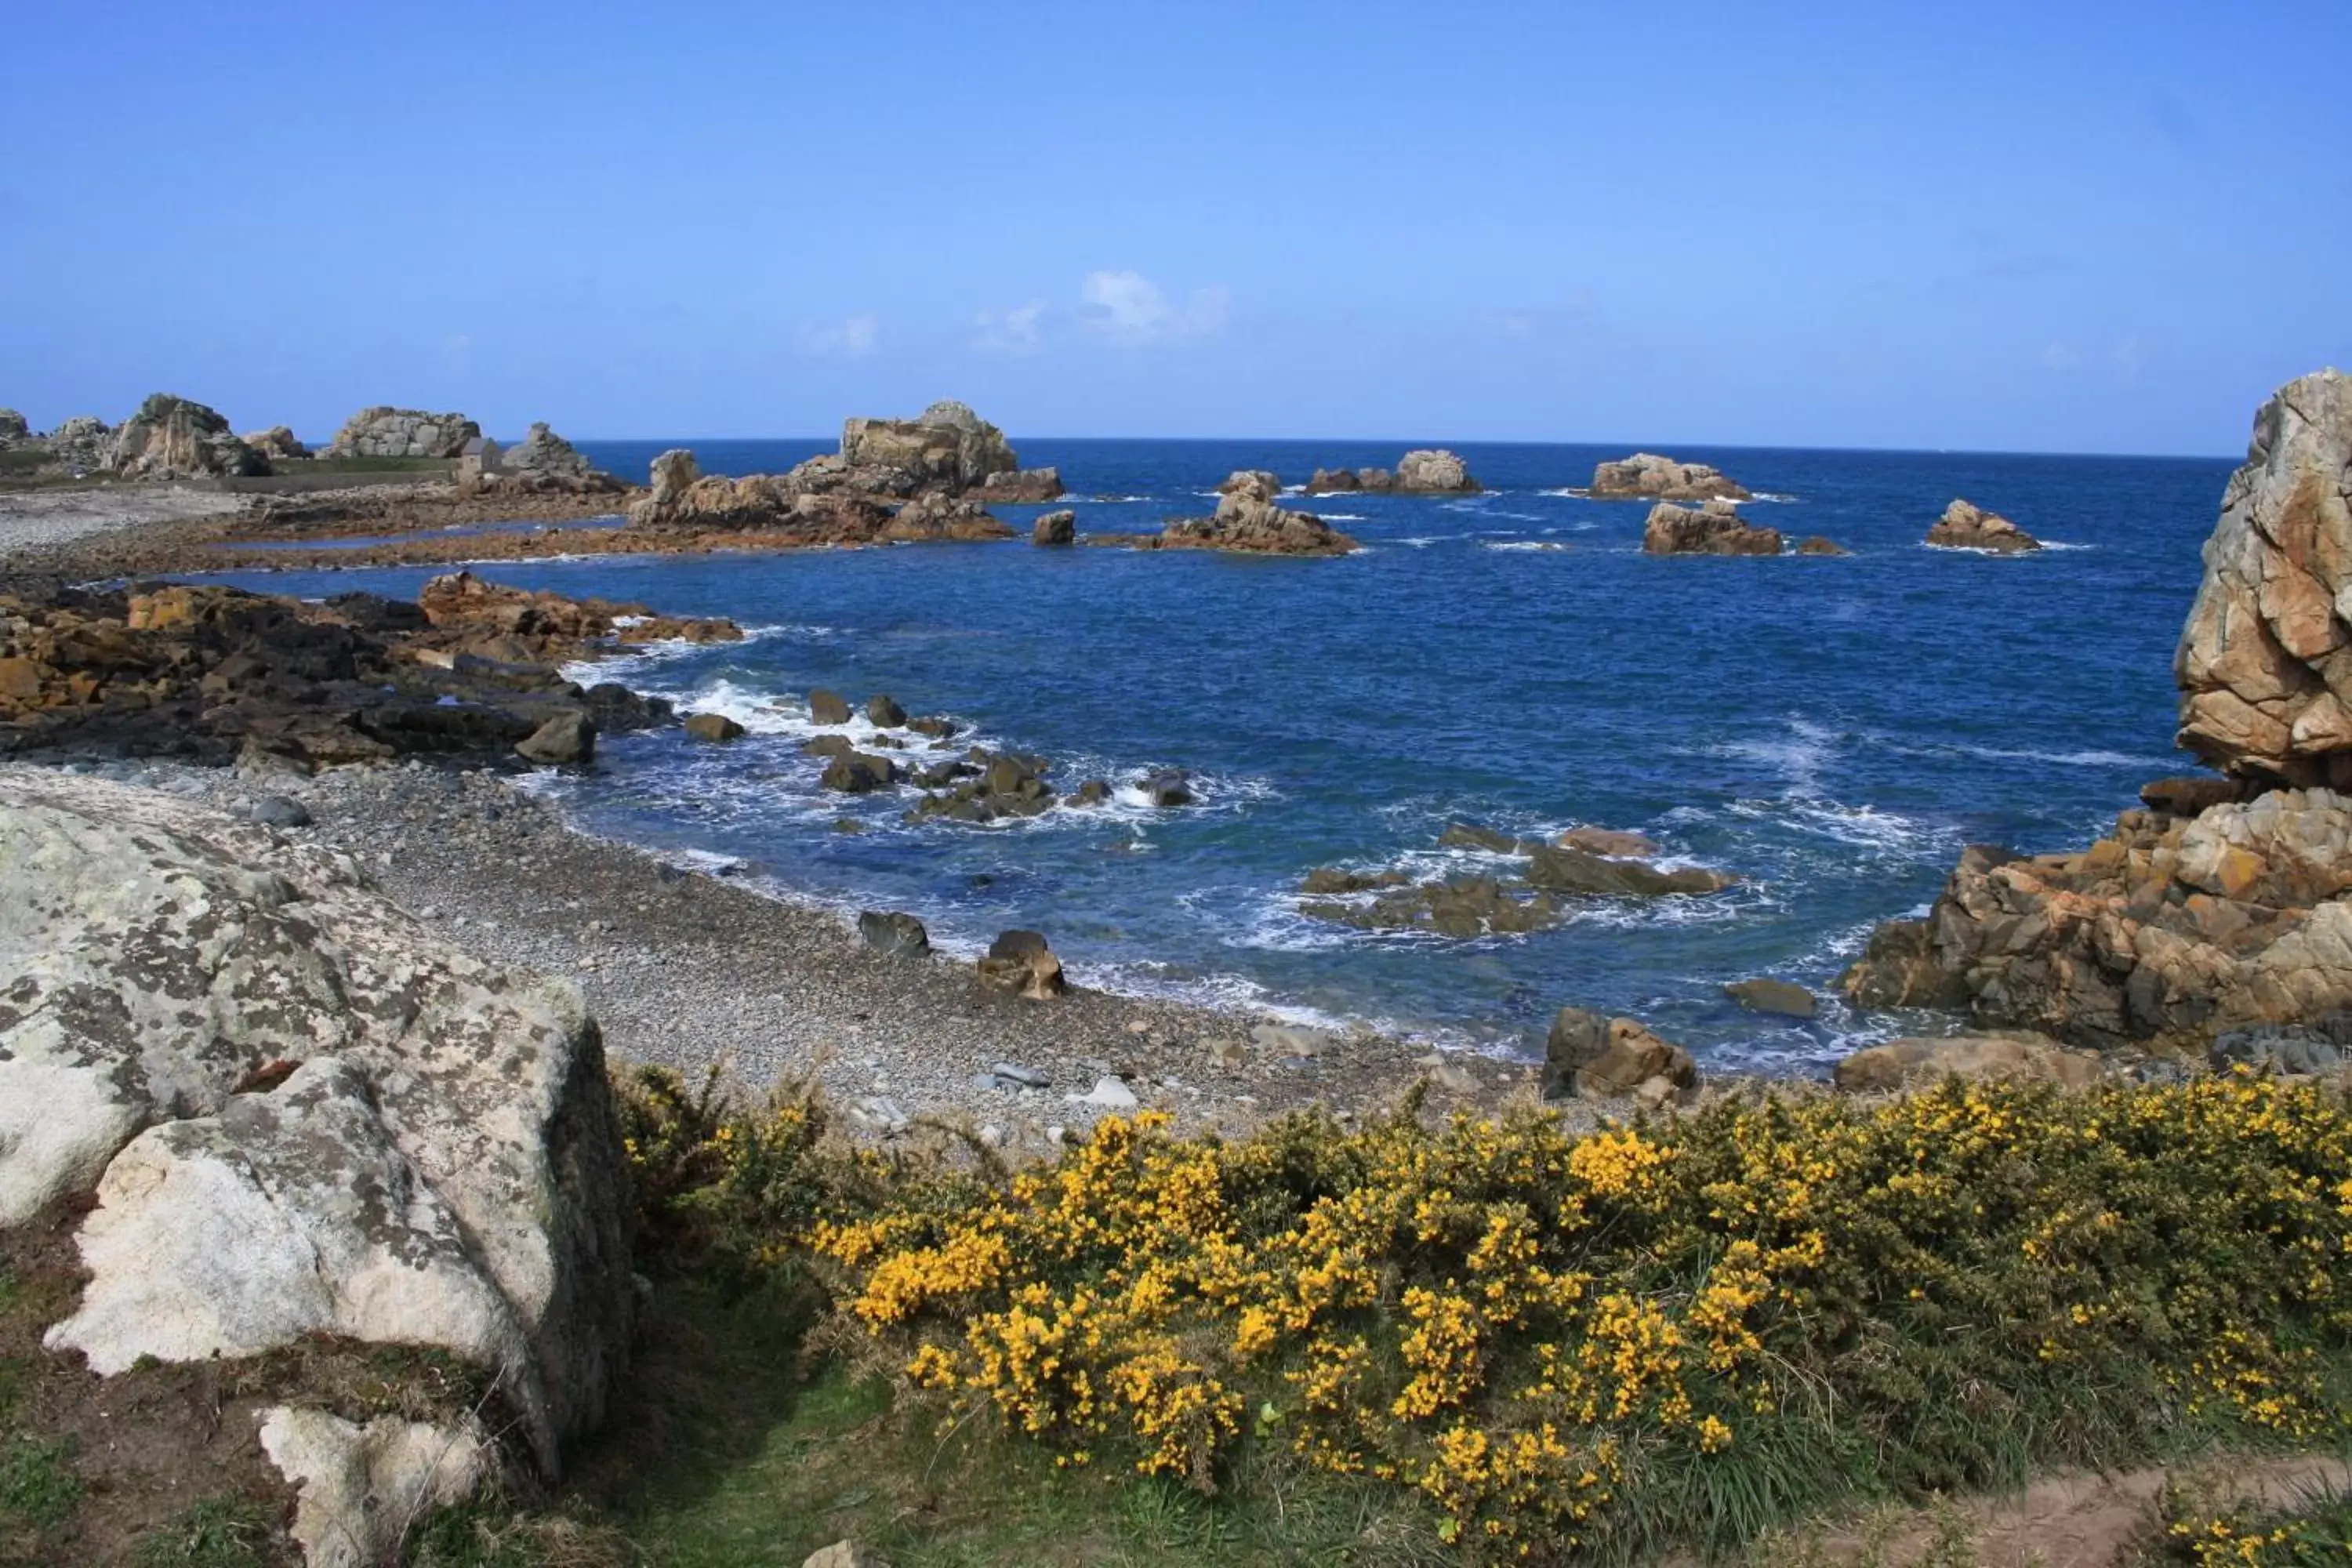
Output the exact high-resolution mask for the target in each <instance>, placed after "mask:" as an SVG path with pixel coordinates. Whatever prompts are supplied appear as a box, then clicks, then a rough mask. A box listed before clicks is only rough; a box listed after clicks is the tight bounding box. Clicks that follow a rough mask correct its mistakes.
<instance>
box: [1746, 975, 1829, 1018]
mask: <svg viewBox="0 0 2352 1568" xmlns="http://www.w3.org/2000/svg"><path fill="white" fill-rule="evenodd" d="M1723 994H1725V995H1727V996H1728V997H1730V998H1731V999H1732V1000H1733V1001H1734V1002H1737V1003H1738V1004H1739V1005H1741V1006H1743V1007H1746V1008H1748V1010H1749V1011H1751V1012H1756V1013H1774V1014H1778V1015H1780V1016H1781V1017H1784V1018H1810V1017H1811V1016H1814V1015H1815V1014H1816V1013H1818V1012H1820V1011H1821V1002H1820V1000H1819V999H1818V998H1817V997H1815V996H1814V995H1813V994H1812V993H1811V992H1810V991H1808V990H1806V989H1805V988H1804V987H1803V986H1801V985H1791V984H1789V982H1787V981H1785V980H1738V981H1734V982H1733V983H1732V984H1728V985H1727V986H1725V987H1724V988H1723Z"/></svg>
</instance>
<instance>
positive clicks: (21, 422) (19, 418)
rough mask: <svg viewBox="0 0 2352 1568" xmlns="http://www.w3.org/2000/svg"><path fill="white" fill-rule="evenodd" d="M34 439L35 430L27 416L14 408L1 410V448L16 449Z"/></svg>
mask: <svg viewBox="0 0 2352 1568" xmlns="http://www.w3.org/2000/svg"><path fill="white" fill-rule="evenodd" d="M32 438H33V428H32V426H29V425H27V424H26V423H25V416H23V415H22V414H19V413H17V412H16V410H15V409H13V408H0V447H14V446H16V445H18V444H20V443H23V442H26V441H29V440H31V439H32Z"/></svg>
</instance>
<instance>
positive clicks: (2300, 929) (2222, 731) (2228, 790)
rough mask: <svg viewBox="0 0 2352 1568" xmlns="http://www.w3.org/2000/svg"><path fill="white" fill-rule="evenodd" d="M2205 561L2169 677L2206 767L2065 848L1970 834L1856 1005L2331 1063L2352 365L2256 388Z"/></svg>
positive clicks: (2341, 901) (1878, 960)
mask: <svg viewBox="0 0 2352 1568" xmlns="http://www.w3.org/2000/svg"><path fill="white" fill-rule="evenodd" d="M1948 521H1950V520H1948ZM1963 521H1965V520H1963ZM2011 548H2015V547H2014V546H2012V547H2011ZM2204 561H2205V574H2204V581H2203V583H2202V584H2201V586H2200V588H2199V590H2198V595H2197V599H2196V603H2195V605H2194V606H2193V607H2192V608H2191V610H2190V611H2189V620H2188V624H2187V626H2185V627H2184V628H2183V630H2182V633H2181V638H2180V645H2179V652H2178V654H2177V655H2176V657H2175V660H2174V675H2175V678H2176V679H2177V681H2178V683H2179V688H2180V693H2181V699H2180V730H2179V742H2180V744H2181V745H2182V746H2183V747H2185V748H2186V749H2188V750H2189V752H2193V753H2194V754H2195V755H2196V756H2197V757H2198V758H2199V759H2200V760H2201V761H2203V762H2205V763H2208V764H2210V765H2211V766H2212V767H2213V768H2215V769H2217V770H2219V775H2220V776H2210V775H2200V776H2195V777H2189V778H2180V779H2168V780H2162V781H2159V782H2158V783H2156V784H2150V785H2148V786H2147V788H2146V789H2145V790H2143V791H2142V792H2141V805H2140V806H2139V807H2137V808H2135V809H2132V810H2128V811H2126V812H2124V813H2123V814H2122V815H2121V816H2119V817H2118V818H2117V819H2116V828H2115V831H2114V832H2113V833H2111V834H2109V835H2108V836H2106V837H2103V838H2101V839H2099V840H2098V841H2097V842H2095V843H2094V844H2092V845H2091V846H2090V847H2088V848H2085V849H2083V850H2080V851H2075V852H2070V853H2063V854H2050V855H2034V856H2024V855H2018V854H2015V853H2012V852H2011V851H2008V850H2005V849H1998V848H1991V847H1982V846H1979V847H1972V848H1970V849H1969V850H1968V851H1967V852H1966V853H1965V854H1964V855H1963V856H1962V857H1961V858H1960V863H1959V865H1958V868H1956V869H1955V870H1954V871H1953V873H1952V876H1951V879H1950V880H1949V881H1948V883H1947V884H1946V886H1945V888H1944V890H1943V893H1942V895H1941V896H1940V897H1939V898H1937V900H1936V902H1935V905H1934V907H1933V909H1932V910H1931V911H1930V912H1929V913H1928V915H1927V917H1926V918H1925V919H1924V920H1916V921H1894V922H1891V923H1890V924H1887V925H1885V926H1882V927H1881V928H1880V929H1879V930H1878V931H1877V932H1876V934H1875V935H1874V936H1873V937H1872V939H1871V942H1870V945H1869V950H1868V952H1866V953H1865V954H1864V957H1863V959H1862V961H1861V962H1860V963H1857V964H1855V965H1854V966H1853V969H1852V970H1851V971H1850V972H1849V973H1847V975H1846V976H1845V977H1844V979H1843V982H1842V984H1843V986H1844V988H1845V990H1846V992H1847V993H1848V994H1849V995H1851V996H1852V997H1853V1000H1854V1001H1855V1002H1856V1003H1857V1004H1859V1005H1865V1006H1885V1007H1894V1006H1930V1007H1942V1008H1949V1009H1953V1010H1957V1011H1960V1012H1963V1013H1965V1014H1966V1015H1967V1016H1968V1017H1969V1020H1970V1021H1971V1022H1972V1023H1974V1024H1975V1025H1977V1026H1981V1027H1986V1028H1990V1029H1996V1030H2004V1031H2012V1032H2014V1031H2026V1032H2028V1035H2029V1037H2042V1038H2044V1039H2045V1043H2046V1042H2047V1041H2048V1040H2055V1041H2060V1042H2064V1043H2066V1044H2068V1045H2073V1046H2080V1047H2092V1048H2095V1049H2097V1050H2100V1051H2105V1052H2110V1053H2112V1052H2116V1051H2146V1052H2151V1053H2155V1054H2157V1055H2160V1056H2166V1057H2172V1058H2181V1057H2190V1058H2194V1057H2200V1056H2210V1057H2212V1058H2215V1059H2217V1060H2252V1061H2260V1062H2268V1063H2271V1064H2272V1065H2274V1066H2277V1067H2280V1068H2283V1069H2286V1070H2313V1069H2314V1068H2315V1067H2316V1068H2334V1067H2336V1066H2340V1065H2341V1064H2342V1063H2343V1062H2345V1061H2346V1060H2347V1052H2346V1047H2345V1042H2346V1041H2347V1039H2352V1029H2347V1022H2346V1017H2345V1015H2346V1014H2347V1011H2352V794H2347V793H2342V792H2345V791H2347V790H2352V619H2347V610H2352V381H2347V378H2346V377H2344V376H2343V375H2341V374H2338V373H2336V372H2335V371H2326V372H2323V373H2320V374H2315V375H2309V376H2305V377H2304V378H2303V379H2302V380H2300V381H2296V382H2294V383H2292V384H2289V385H2287V386H2286V387H2284V388H2283V389H2282V390H2281V391H2280V392H2279V393H2278V394H2277V395H2275V396H2274V397H2273V398H2272V399H2271V400H2270V401H2269V402H2268V403H2266V404H2264V405H2263V408H2262V411H2261V412H2260V414H2258V415H2257V416H2256V417H2255V420H2254V433H2253V440H2252V446H2251V448H2250V450H2249V452H2248V455H2247V459H2246V462H2245V464H2244V465H2243V466H2242V467H2241V468H2239V469H2238V470H2237V472H2236V473H2235V474H2234V475H2232V476H2231V480H2230V484H2229V489H2228V490H2227V492H2226V493H2225V495H2224V498H2223V501H2222V510H2221V521H2220V523H2219V525H2218V526H2217V527H2216V528H2215V530H2214V532H2213V536H2212V538H2211V539H2210V541H2209V542H2207V544H2206V546H2205V551H2204Z"/></svg>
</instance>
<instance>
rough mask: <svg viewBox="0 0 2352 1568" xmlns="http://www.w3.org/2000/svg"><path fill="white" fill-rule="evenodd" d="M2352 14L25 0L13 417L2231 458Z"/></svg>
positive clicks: (2346, 104)
mask: <svg viewBox="0 0 2352 1568" xmlns="http://www.w3.org/2000/svg"><path fill="white" fill-rule="evenodd" d="M2347 59H2352V3H2347V0H2308V3H2302V4H2291V3H2273V0H2242V3H2240V4H2235V5H2217V4H2212V3H2211V0H2203V3H2198V4H2173V3H2166V0H2154V3H2146V0H2143V3H2137V4H2124V3H2120V0H2100V3H2093V0H2069V3H2056V4H2053V3H2051V0H2042V3H2039V4H2032V5H2013V4H2006V3H2000V4H1958V3H1953V4H1944V5H1933V6H1930V5H1918V4H1913V3H1911V0H1871V3H1867V4H1849V3H1846V0H1817V3H1813V4H1802V5H1801V4H1794V3H1788V4H1769V3H1768V4H1755V3H1753V0H1749V3H1747V4H1723V5H1699V4H1645V5H1635V4H1632V3H1630V0H1629V3H1626V4H1619V5H1587V4H1575V3H1572V0H1550V3H1549V4H1533V5H1499V4H1498V5H1482V4H1477V3H1475V0H1471V3H1459V4H1454V5H1380V4H1348V5H1319V4H1318V5H1303V4H1302V5H1227V4H1222V3H1213V0H1194V3H1192V4H1188V5H1102V4H1095V5H1083V6H1078V5H1069V6H1064V5H1034V4H1031V5H863V6H858V5H697V4H691V3H688V4H674V5H666V6H641V5H588V6H582V5H572V6H565V7H547V8H543V9H542V8H537V7H518V6H505V5H480V4H469V5H441V4H436V3H433V0H411V3H409V4H404V5H397V6H394V5H308V6H290V5H267V4H260V5H255V4H247V5H236V6H233V7H232V6H218V7H214V6H205V5H194V6H191V5H188V4H187V3H186V0H173V3H172V4H169V5H163V4H148V3H140V4H125V5H21V6H17V7H15V8H14V9H13V10H12V11H11V13H10V16H9V19H8V22H7V23H6V25H5V29H0V148H5V155H0V300H5V308H0V404H10V405H16V406H18V407H21V408H22V409H23V410H24V411H25V412H26V414H27V415H28V416H30V417H31V418H32V420H33V422H34V424H35V425H36V426H47V425H51V424H54V423H56V422H57V421H58V419H60V418H63V417H65V416H68V415H72V414H80V413H92V414H99V415H102V416H106V417H108V418H110V419H119V418H121V416H123V415H124V414H125V413H127V412H128V411H129V410H130V408H131V405H133V404H134V403H135V402H136V400H137V399H138V398H139V397H140V396H141V395H143V394H145V393H147V392H149V391H153V390H159V389H161V390H171V391H176V392H180V393H183V394H184V395H189V396H192V397H196V398H199V399H202V400H204V401H205V402H209V403H212V404H214V405H216V406H218V407H219V408H221V410H222V411H223V412H224V413H226V415H228V416H229V417H230V419H231V420H232V421H233V422H235V423H236V425H237V426H239V427H240V428H249V427H253V426H262V425H268V424H277V423H289V424H291V425H293V426H295V428H296V429H297V430H298V431H300V432H302V433H305V434H307V435H310V436H313V437H317V436H321V435H324V434H326V433H328V432H329V431H331V429H332V428H333V426H335V425H336V424H337V423H338V422H340V420H341V418H342V417H343V416H344V415H346V414H348V413H349V412H351V411H352V409H353V408H355V407H358V406H359V405H363V404H368V403H379V402H390V403H398V404H404V405H426V406H430V407H433V408H436V409H438V408H458V409H463V410H465V411H466V412H467V413H469V414H472V415H474V416H476V417H478V418H479V419H481V420H482V421H483V423H484V424H485V425H486V426H488V427H489V428H490V429H491V430H492V431H493V432H496V433H507V434H512V433H518V432H520V428H521V426H523V425H524V424H525V423H526V422H528V421H530V420H531V419H534V418H544V419H549V420H551V421H552V422H553V423H554V424H555V426H556V427H557V428H558V429H559V430H562V431H563V432H565V433H567V434H570V435H573V436H578V437H625V436H646V437H663V436H680V437H690V436H761V435H786V434H792V435H799V434H810V433H821V432H824V431H828V430H831V429H832V428H834V427H835V425H836V424H837V423H838V421H839V420H840V418H841V416H843V415H845V414H850V413H870V414H881V413H895V412H912V411H913V410H915V409H917V408H919V407H920V406H921V405H923V404H925V403H926V402H929V400H930V399H932V398H934V397H942V396H957V397H961V398H964V399H965V400H967V401H969V402H971V403H972V404H974V405H976V406H978V407H979V408H980V409H981V411H982V413H984V414H986V415H987V416H990V417H992V418H993V419H995V420H996V421H998V422H999V423H1000V424H1003V426H1006V427H1007V429H1008V430H1010V431H1012V432H1013V434H1015V435H1016V436H1018V435H1022V434H1028V435H1171V436H1172V435H1261V436H1331V437H1338V436H1364V437H1454V438H1462V439H1474V438H1479V437H1492V438H1516V439H1537V440H1545V439H1549V440H1591V441H1609V442H1618V441H1622V442H1628V443H1632V442H1639V443H1643V444H1646V445H1651V446H1665V447H1671V446H1673V445H1674V444H1675V443H1676V442H1685V443H1694V444H1696V443H1713V442H1720V443H1744V444H1767V445H1816V446H1902V447H1987V448H2001V449H2036V450H2078V451H2136V452H2198V453H2216V454H2219V453H2227V452H2231V451H2234V450H2238V449H2241V448H2242V446H2243V443H2244V440H2245V433H2246V428H2247V423H2248V420H2249V417H2250V416H2251V415H2252V411H2253V408H2254V406H2255V405H2256V403H2257V402H2258V401H2259V400H2260V399H2261V397H2262V396H2263V395H2264V394H2266V393H2267V392H2268V391H2269V390H2270V389H2271V388H2272V387H2273V386H2274V385H2276V384H2278V383H2280V382H2281V381H2284V380H2285V379H2288V378H2289V377H2292V376H2294V375H2296V374H2301V373H2303V372H2305V371H2307V370H2312V369H2315V368H2317V367H2318V366H2320V365H2322V364H2325V363H2336V364H2339V365H2345V366H2347V368H2352V91H2347V89H2346V86H2345V72H2346V67H2347Z"/></svg>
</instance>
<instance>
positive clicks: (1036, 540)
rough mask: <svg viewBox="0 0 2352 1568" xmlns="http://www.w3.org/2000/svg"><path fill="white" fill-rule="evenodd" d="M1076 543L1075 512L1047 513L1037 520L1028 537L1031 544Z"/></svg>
mask: <svg viewBox="0 0 2352 1568" xmlns="http://www.w3.org/2000/svg"><path fill="white" fill-rule="evenodd" d="M1029 542H1030V543H1032V544H1076V542H1078V514H1077V513H1076V512H1075V511H1068V510H1064V511H1049V512H1047V513H1045V515H1044V516H1042V517H1040V518H1039V519H1038V520H1037V524H1036V527H1035V529H1034V531H1032V532H1031V533H1030V535H1029Z"/></svg>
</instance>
